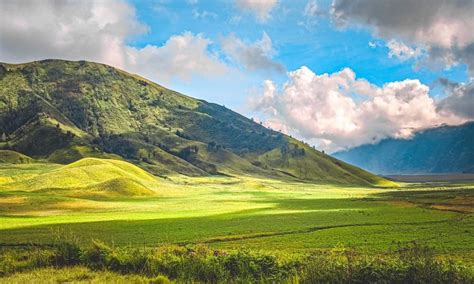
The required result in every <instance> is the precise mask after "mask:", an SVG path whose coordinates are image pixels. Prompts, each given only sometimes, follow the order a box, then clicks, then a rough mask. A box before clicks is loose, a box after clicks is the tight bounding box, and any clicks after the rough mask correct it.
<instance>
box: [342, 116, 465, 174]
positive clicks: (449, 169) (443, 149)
mask: <svg viewBox="0 0 474 284" xmlns="http://www.w3.org/2000/svg"><path fill="white" fill-rule="evenodd" d="M333 156H334V157H336V158H338V159H341V160H343V161H346V162H348V163H351V164H354V165H356V166H359V167H361V168H364V169H366V170H368V171H372V172H375V173H378V174H425V173H474V122H468V123H465V124H463V125H460V126H443V127H438V128H433V129H428V130H425V131H423V132H419V133H417V134H416V135H415V136H414V137H413V138H412V139H409V140H404V139H386V140H383V141H381V142H380V143H378V144H375V145H363V146H360V147H356V148H353V149H350V150H348V151H343V152H338V153H335V154H333Z"/></svg>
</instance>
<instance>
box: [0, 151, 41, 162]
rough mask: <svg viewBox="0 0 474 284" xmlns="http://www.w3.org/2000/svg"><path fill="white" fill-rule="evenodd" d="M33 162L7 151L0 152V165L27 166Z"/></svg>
mask: <svg viewBox="0 0 474 284" xmlns="http://www.w3.org/2000/svg"><path fill="white" fill-rule="evenodd" d="M32 162H34V160H33V159H32V158H30V157H28V156H25V155H23V154H21V153H18V152H15V151H9V150H0V163H7V164H29V163H32Z"/></svg>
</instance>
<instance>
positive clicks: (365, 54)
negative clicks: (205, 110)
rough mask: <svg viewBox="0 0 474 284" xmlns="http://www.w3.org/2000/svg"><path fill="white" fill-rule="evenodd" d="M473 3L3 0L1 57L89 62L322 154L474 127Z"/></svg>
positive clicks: (13, 60) (459, 0) (460, 0)
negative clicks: (226, 111)
mask: <svg viewBox="0 0 474 284" xmlns="http://www.w3.org/2000/svg"><path fill="white" fill-rule="evenodd" d="M472 15H474V0H449V1H448V0H321V1H318V0H293V1H283V0H225V1H218V0H213V1H205V0H175V1H172V0H155V1H151V0H148V1H138V0H137V1H133V0H128V1H127V0H104V1H99V0H95V1H87V0H85V1H74V0H70V1H66V0H43V1H33V0H20V1H18V0H3V1H0V61H1V62H7V63H23V62H29V61H34V60H41V59H48V58H57V59H69V60H91V61H95V62H101V63H105V64H109V65H112V66H115V67H118V68H121V69H124V70H127V71H129V72H133V73H137V74H139V75H141V76H144V77H146V78H148V79H150V80H152V81H154V82H156V83H158V84H161V85H163V86H165V87H168V88H170V89H174V90H176V91H179V92H181V93H184V94H186V95H189V96H192V97H196V98H199V99H204V100H206V101H209V102H214V103H218V104H222V105H225V106H226V107H228V108H230V109H232V110H234V111H237V112H239V113H241V114H243V115H246V116H247V117H252V118H254V119H255V120H256V121H261V122H262V123H264V125H266V126H267V127H270V128H272V129H274V130H277V131H282V132H284V133H287V134H289V135H293V136H295V137H297V138H299V139H302V140H305V141H307V142H309V143H310V144H313V145H315V146H316V147H317V148H319V149H323V150H326V151H329V152H333V151H338V150H342V149H347V148H351V147H355V146H358V145H361V144H366V143H377V142H379V141H380V140H381V139H385V138H404V139H409V138H410V137H412V135H413V134H414V133H415V132H416V131H419V130H423V129H426V128H430V127H435V126H438V125H442V124H450V125H457V124H461V123H464V122H466V121H470V120H474V79H473V78H474V33H473V32H472V31H473V30H474V17H473V16H472Z"/></svg>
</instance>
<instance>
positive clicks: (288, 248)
mask: <svg viewBox="0 0 474 284" xmlns="http://www.w3.org/2000/svg"><path fill="white" fill-rule="evenodd" d="M473 212H474V184H473V183H469V182H466V181H464V182H459V183H453V182H452V183H446V182H443V183H429V184H400V186H399V187H396V188H369V187H367V188H366V187H342V186H333V185H324V184H313V183H297V182H288V181H283V180H270V179H260V178H254V177H249V176H240V177H225V176H222V177H196V178H190V177H185V176H171V177H168V178H157V177H154V176H151V175H149V174H147V173H146V172H145V171H143V170H141V169H140V168H138V167H136V166H133V165H131V164H128V163H126V162H123V161H114V160H102V159H95V158H93V159H85V160H80V161H78V162H75V163H73V164H70V165H67V166H64V165H57V164H50V163H28V164H0V246H1V247H2V249H8V248H18V247H24V246H31V245H32V244H42V245H47V244H51V243H53V241H54V239H55V238H56V237H57V236H58V235H64V236H67V235H73V236H74V238H75V239H77V241H78V243H79V244H84V245H86V244H89V243H91V241H92V240H101V241H103V242H106V243H109V244H114V245H116V246H124V247H125V246H126V247H153V246H159V245H162V244H178V245H195V244H206V245H207V246H209V247H210V248H216V249H223V250H226V251H240V250H250V251H256V252H263V253H271V254H273V255H287V254H300V255H303V254H306V253H310V252H314V251H329V250H331V249H334V248H337V247H349V248H354V249H357V250H362V251H365V252H367V253H368V254H377V253H383V252H384V251H387V249H390V248H393V247H395V246H396V245H400V244H402V245H403V244H409V243H412V242H413V241H415V242H418V243H423V244H424V245H427V246H430V247H432V248H433V249H434V251H435V252H436V254H437V255H439V256H440V257H444V256H449V257H450V258H453V259H457V260H460V261H462V262H464V263H468V264H469V265H472V264H473V263H474V218H473V215H472V213H473ZM18 277H20V276H18Z"/></svg>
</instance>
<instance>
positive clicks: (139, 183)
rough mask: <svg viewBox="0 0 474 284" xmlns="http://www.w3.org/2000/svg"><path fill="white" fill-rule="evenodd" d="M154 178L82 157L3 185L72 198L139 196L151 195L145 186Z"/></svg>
mask: <svg viewBox="0 0 474 284" xmlns="http://www.w3.org/2000/svg"><path fill="white" fill-rule="evenodd" d="M156 182H157V178H156V177H154V176H153V175H151V174H149V173H148V172H146V171H145V170H143V169H141V168H139V167H137V166H135V165H133V164H131V163H128V162H125V161H120V160H111V159H97V158H85V159H81V160H79V161H76V162H74V163H71V164H68V165H65V166H62V167H59V168H56V169H52V170H47V171H45V172H43V173H40V174H37V175H32V176H31V177H25V178H22V179H20V180H19V181H16V182H11V183H9V184H6V185H4V188H6V189H11V190H23V191H58V190H60V191H62V192H63V190H67V192H65V194H66V195H70V196H75V197H79V196H81V197H87V196H99V197H116V196H142V195H151V194H154V191H153V190H152V189H150V188H149V186H148V185H150V186H153V185H154V184H156Z"/></svg>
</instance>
